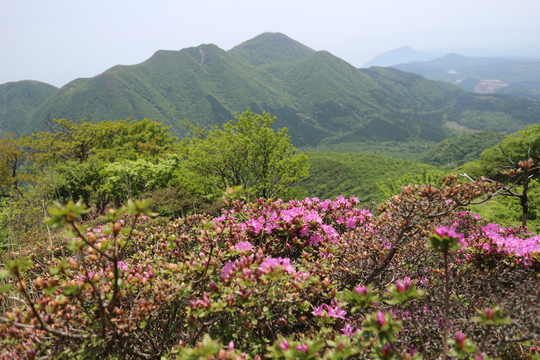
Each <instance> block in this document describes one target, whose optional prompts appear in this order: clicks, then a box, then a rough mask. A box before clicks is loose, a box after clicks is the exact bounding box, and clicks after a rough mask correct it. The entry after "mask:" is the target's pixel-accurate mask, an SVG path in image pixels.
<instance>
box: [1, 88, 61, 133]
mask: <svg viewBox="0 0 540 360" xmlns="http://www.w3.org/2000/svg"><path fill="white" fill-rule="evenodd" d="M57 90H58V89H57V88H56V87H54V86H52V85H49V84H45V83H41V82H39V81H18V82H10V83H6V84H2V85H0V137H2V136H4V135H5V134H6V133H13V134H22V133H30V132H32V131H33V130H35V129H38V128H42V127H43V125H44V124H43V123H33V122H31V121H30V120H31V118H32V114H33V113H34V111H35V110H36V109H37V108H38V107H39V106H40V105H42V104H43V102H44V101H45V100H47V99H48V98H49V97H50V96H51V95H52V94H54V93H55V92H56V91H57Z"/></svg>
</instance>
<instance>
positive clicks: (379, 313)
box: [377, 310, 386, 327]
mask: <svg viewBox="0 0 540 360" xmlns="http://www.w3.org/2000/svg"><path fill="white" fill-rule="evenodd" d="M377 324H379V326H380V327H383V326H384V325H386V319H385V318H384V314H383V313H382V311H380V310H379V311H377Z"/></svg>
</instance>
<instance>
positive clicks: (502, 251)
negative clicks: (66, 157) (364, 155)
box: [0, 177, 540, 359]
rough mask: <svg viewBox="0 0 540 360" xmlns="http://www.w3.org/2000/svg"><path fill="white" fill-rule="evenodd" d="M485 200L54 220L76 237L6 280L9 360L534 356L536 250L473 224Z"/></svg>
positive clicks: (479, 186)
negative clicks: (91, 223) (476, 205)
mask: <svg viewBox="0 0 540 360" xmlns="http://www.w3.org/2000/svg"><path fill="white" fill-rule="evenodd" d="M490 191H493V189H492V188H491V187H490V186H489V185H488V184H484V183H479V182H477V183H468V184H463V183H460V182H458V181H457V179H456V178H455V177H450V178H447V179H445V180H444V181H443V182H442V185H441V186H440V187H435V186H431V185H429V186H428V185H424V186H409V187H406V188H404V189H403V191H402V193H401V194H400V195H397V196H394V197H393V198H391V199H390V200H389V201H388V202H387V203H386V204H385V205H384V206H382V207H381V208H380V209H378V211H377V212H376V213H371V212H369V211H367V210H365V209H364V210H362V209H359V208H358V207H357V206H358V200H357V199H355V198H352V199H345V198H343V197H338V198H336V199H335V200H333V201H332V200H324V201H321V200H319V199H315V198H313V199H305V200H302V201H298V200H293V201H289V202H284V201H281V200H277V201H271V200H262V199H260V200H257V201H255V202H253V203H248V204H246V203H243V202H239V201H237V202H233V203H231V204H230V206H229V208H227V209H224V210H223V212H222V214H221V216H219V217H217V218H211V217H209V216H206V215H194V216H190V217H186V218H182V219H178V220H176V221H173V222H170V223H168V224H156V223H154V224H152V223H150V222H149V221H148V219H147V216H148V215H151V214H150V213H149V211H148V204H147V203H146V202H130V203H129V204H128V206H127V207H125V208H122V209H120V210H117V211H113V210H111V211H109V212H108V213H107V216H106V217H107V219H108V221H109V222H110V224H109V225H108V226H96V227H93V228H89V229H86V230H83V228H82V227H81V225H80V224H79V223H78V218H79V217H80V216H81V215H82V214H83V213H84V212H85V211H86V209H85V207H84V206H83V205H82V204H80V203H77V204H74V203H70V204H68V205H67V206H66V207H61V206H56V207H52V208H51V209H50V212H51V215H52V218H51V219H50V220H49V224H50V225H56V226H60V225H66V226H67V227H68V229H70V233H71V234H70V235H69V236H66V237H65V239H60V240H61V241H62V242H63V243H58V244H57V246H55V247H51V248H45V249H44V250H42V251H39V252H36V251H34V252H32V250H29V252H28V255H29V256H28V257H26V258H23V259H22V260H21V259H19V260H12V261H9V262H6V265H5V266H4V269H3V270H2V272H1V273H0V277H2V278H3V279H5V284H4V285H3V286H2V289H1V290H2V291H3V293H4V296H3V306H4V309H5V312H4V314H3V315H2V316H1V317H0V348H1V357H0V358H5V359H17V358H19V359H34V358H42V357H51V358H111V359H114V358H122V359H129V358H133V359H136V358H143V359H167V358H170V359H207V358H220V359H247V358H253V359H257V358H259V359H260V358H262V357H267V358H283V359H315V358H327V359H344V358H352V359H394V358H401V359H406V358H408V359H412V358H414V359H419V358H423V359H436V358H437V359H438V358H439V356H441V354H442V358H446V357H458V358H476V359H482V358H488V357H490V356H501V357H503V358H512V359H515V358H523V359H529V358H533V357H534V356H536V355H535V354H534V352H535V349H536V348H535V346H537V345H538V340H537V337H536V336H537V331H536V330H537V329H538V325H539V324H538V322H539V317H538V316H537V315H535V314H538V313H540V309H539V306H540V305H539V304H540V302H539V301H538V298H539V297H540V291H539V289H540V288H539V287H538V270H539V269H540V267H539V263H538V249H537V247H535V246H531V245H530V244H533V245H534V242H535V241H536V240H535V238H529V235H527V234H525V233H523V232H520V231H517V230H501V229H499V231H496V232H494V231H493V230H494V226H493V225H491V226H490V225H488V224H485V223H484V222H483V221H482V220H481V219H480V218H479V217H478V216H476V215H472V214H470V213H468V212H466V211H463V207H464V206H466V205H467V204H469V203H470V202H472V201H473V200H474V199H476V198H478V197H479V196H481V195H482V194H485V193H487V192H490ZM522 238H525V240H518V239H522ZM526 239H529V240H526ZM531 239H532V240H531ZM60 240H59V241H60ZM519 241H522V243H520V242H519ZM510 243H512V244H527V246H528V247H527V249H528V250H527V251H521V250H519V251H515V250H512V249H521V248H520V247H519V246H517V247H514V248H511V247H510V246H509V244H510ZM44 247H46V245H44Z"/></svg>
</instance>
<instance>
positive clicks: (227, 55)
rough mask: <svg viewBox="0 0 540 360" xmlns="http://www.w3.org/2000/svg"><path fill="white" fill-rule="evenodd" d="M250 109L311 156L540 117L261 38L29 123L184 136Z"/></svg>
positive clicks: (121, 69) (64, 97)
mask: <svg viewBox="0 0 540 360" xmlns="http://www.w3.org/2000/svg"><path fill="white" fill-rule="evenodd" d="M248 107H251V110H253V111H255V112H258V113H260V112H262V111H267V112H269V113H270V114H272V115H274V116H276V117H277V121H276V124H275V126H276V127H283V126H286V127H287V128H288V129H289V133H290V135H291V137H292V139H293V141H294V143H295V144H296V145H298V146H311V147H317V146H330V147H331V146H333V145H335V144H341V143H358V142H366V141H370V142H404V141H408V142H411V141H412V142H424V143H432V142H438V141H441V140H443V139H445V138H447V137H449V136H453V135H455V134H456V133H459V132H463V131H470V130H493V131H506V132H511V131H515V130H514V129H520V128H521V127H523V126H525V125H528V124H532V123H536V122H537V121H538V116H537V115H538V114H539V113H540V103H537V102H534V101H529V100H519V99H514V98H512V97H509V96H503V95H477V94H472V93H469V92H466V91H464V90H463V89H460V88H459V87H457V86H454V85H450V84H447V83H443V82H434V81H429V80H427V79H425V78H424V77H422V76H419V75H416V74H412V73H406V72H402V71H399V70H396V69H393V68H378V67H372V68H370V69H357V68H355V67H353V66H352V65H350V64H349V63H347V62H345V61H343V60H342V59H340V58H338V57H336V56H334V55H332V54H330V53H328V52H326V51H315V50H313V49H310V48H308V47H306V46H305V45H303V44H301V43H299V42H297V41H295V40H292V39H290V38H289V37H287V36H285V35H283V34H279V33H264V34H261V35H259V36H257V37H255V38H253V39H251V40H248V41H246V42H244V43H242V44H239V45H238V46H236V47H234V48H232V49H231V50H229V51H224V50H222V49H220V48H219V47H217V46H215V45H211V44H205V45H200V46H197V47H191V48H186V49H182V50H179V51H164V50H160V51H158V52H156V53H155V54H154V55H153V56H152V57H150V58H149V59H148V60H146V61H145V62H143V63H141V64H137V65H132V66H115V67H112V68H110V69H108V70H107V71H105V72H104V73H102V74H100V75H97V76H95V77H93V78H88V79H77V80H74V81H72V82H70V83H69V84H67V85H65V86H64V87H62V88H61V89H59V90H58V91H56V92H55V93H54V94H52V96H50V98H48V99H47V100H46V101H44V102H43V103H42V104H41V106H39V108H38V109H37V110H35V112H33V115H32V116H31V117H30V118H29V119H30V122H31V123H32V124H34V125H35V126H36V127H35V128H33V129H32V130H33V131H36V130H42V129H45V128H46V127H45V126H44V125H42V124H46V123H49V122H50V121H51V120H52V119H55V118H67V119H71V120H79V119H90V120H92V121H99V120H119V119H125V118H126V117H130V118H132V119H142V118H151V119H153V120H156V121H159V122H162V123H164V124H165V125H168V126H171V131H172V132H173V133H174V135H177V136H179V137H183V136H186V133H187V128H186V127H185V125H184V124H183V123H182V120H189V121H190V122H192V123H196V124H199V125H209V124H217V125H220V124H222V123H223V122H225V121H228V120H231V119H233V118H234V113H235V112H241V111H244V110H246V109H247V108H248ZM30 112H32V111H31V110H29V113H30ZM491 118H494V119H496V120H494V121H490V119H491ZM478 119H480V120H478ZM486 119H487V120H486ZM39 126H41V127H39ZM27 131H28V129H26V128H25V129H24V130H21V131H19V132H20V133H21V132H27Z"/></svg>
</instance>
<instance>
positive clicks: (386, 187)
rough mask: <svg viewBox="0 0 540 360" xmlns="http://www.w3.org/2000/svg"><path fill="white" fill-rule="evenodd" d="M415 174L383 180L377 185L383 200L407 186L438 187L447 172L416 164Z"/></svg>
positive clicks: (400, 175)
mask: <svg viewBox="0 0 540 360" xmlns="http://www.w3.org/2000/svg"><path fill="white" fill-rule="evenodd" d="M417 166H418V168H417V171H416V172H409V173H405V174H399V176H398V177H395V178H393V179H385V180H384V181H381V182H379V183H377V187H378V188H379V191H380V192H381V193H382V195H383V198H384V199H388V198H390V197H392V196H394V195H397V194H399V193H400V192H401V189H402V188H403V187H405V186H408V185H422V184H424V185H429V184H431V185H440V182H441V179H442V178H443V176H445V175H447V174H448V172H447V171H444V170H439V169H437V168H430V167H428V166H426V165H422V164H418V165H417Z"/></svg>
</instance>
